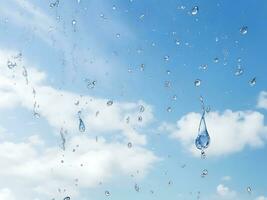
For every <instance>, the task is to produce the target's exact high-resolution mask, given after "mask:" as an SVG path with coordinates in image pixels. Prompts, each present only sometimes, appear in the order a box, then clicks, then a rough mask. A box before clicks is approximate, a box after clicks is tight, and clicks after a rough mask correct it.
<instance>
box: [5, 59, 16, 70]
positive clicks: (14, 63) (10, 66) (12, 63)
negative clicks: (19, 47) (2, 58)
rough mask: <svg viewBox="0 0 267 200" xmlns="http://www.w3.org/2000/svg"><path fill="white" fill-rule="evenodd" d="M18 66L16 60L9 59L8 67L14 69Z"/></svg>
mask: <svg viewBox="0 0 267 200" xmlns="http://www.w3.org/2000/svg"><path fill="white" fill-rule="evenodd" d="M16 66H17V63H16V62H11V61H10V60H8V61H7V67H8V68H9V69H13V68H14V67H16Z"/></svg>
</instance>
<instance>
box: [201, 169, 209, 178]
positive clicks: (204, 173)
mask: <svg viewBox="0 0 267 200" xmlns="http://www.w3.org/2000/svg"><path fill="white" fill-rule="evenodd" d="M208 173H209V172H208V170H207V169H203V171H202V174H201V177H202V178H204V177H206V176H207V175H208Z"/></svg>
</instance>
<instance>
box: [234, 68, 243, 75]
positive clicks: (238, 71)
mask: <svg viewBox="0 0 267 200" xmlns="http://www.w3.org/2000/svg"><path fill="white" fill-rule="evenodd" d="M243 73H244V70H243V69H242V68H241V67H240V66H238V67H237V68H236V70H235V76H241V75H242V74H243Z"/></svg>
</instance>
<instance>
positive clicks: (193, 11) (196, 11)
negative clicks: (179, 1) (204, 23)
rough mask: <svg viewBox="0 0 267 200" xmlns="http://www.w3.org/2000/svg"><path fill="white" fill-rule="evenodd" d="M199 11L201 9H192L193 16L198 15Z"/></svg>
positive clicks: (196, 7) (195, 7)
mask: <svg viewBox="0 0 267 200" xmlns="http://www.w3.org/2000/svg"><path fill="white" fill-rule="evenodd" d="M198 11H199V8H198V6H194V7H193V8H192V9H191V15H196V14H197V13H198Z"/></svg>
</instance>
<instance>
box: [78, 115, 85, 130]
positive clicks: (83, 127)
mask: <svg viewBox="0 0 267 200" xmlns="http://www.w3.org/2000/svg"><path fill="white" fill-rule="evenodd" d="M79 131H80V132H84V131H85V125H84V123H83V120H82V119H81V118H79Z"/></svg>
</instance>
